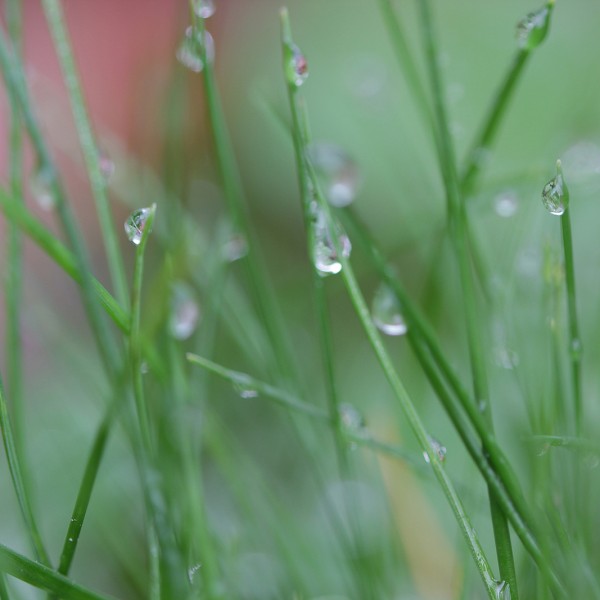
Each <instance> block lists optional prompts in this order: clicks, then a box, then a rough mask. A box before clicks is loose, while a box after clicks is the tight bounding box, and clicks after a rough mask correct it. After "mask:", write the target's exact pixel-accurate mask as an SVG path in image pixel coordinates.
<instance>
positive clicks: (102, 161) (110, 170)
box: [98, 152, 115, 183]
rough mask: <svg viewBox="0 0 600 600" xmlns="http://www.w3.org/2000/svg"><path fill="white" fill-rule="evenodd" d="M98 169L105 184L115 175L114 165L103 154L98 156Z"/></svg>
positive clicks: (106, 155) (108, 157)
mask: <svg viewBox="0 0 600 600" xmlns="http://www.w3.org/2000/svg"><path fill="white" fill-rule="evenodd" d="M98 167H99V168H100V173H102V177H104V181H105V183H109V182H110V180H111V179H112V178H113V175H114V174H115V163H114V162H113V161H112V159H111V158H110V156H108V154H106V153H105V152H100V154H99V155H98Z"/></svg>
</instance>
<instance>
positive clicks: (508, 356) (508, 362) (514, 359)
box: [494, 346, 519, 370]
mask: <svg viewBox="0 0 600 600" xmlns="http://www.w3.org/2000/svg"><path fill="white" fill-rule="evenodd" d="M494 362H495V363H496V364H497V365H498V366H499V367H500V368H502V369H507V370H512V369H514V368H515V367H516V366H518V364H519V355H518V354H517V353H516V352H515V351H514V350H512V349H511V348H506V347H504V346H497V347H496V348H494Z"/></svg>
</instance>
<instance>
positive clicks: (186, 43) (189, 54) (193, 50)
mask: <svg viewBox="0 0 600 600" xmlns="http://www.w3.org/2000/svg"><path fill="white" fill-rule="evenodd" d="M204 40H206V59H207V60H208V62H209V63H211V64H212V62H213V61H214V59H215V43H214V41H213V38H212V36H211V35H210V33H209V32H208V31H205V32H204V35H203V34H202V32H201V31H198V30H197V29H195V28H194V27H191V26H190V27H188V28H187V29H186V30H185V36H184V38H183V40H182V42H181V44H180V46H179V49H178V50H177V60H179V62H180V63H181V64H182V65H184V66H186V67H187V68H188V69H190V71H193V72H194V73H200V71H202V69H203V68H204V61H203V60H202V44H203V43H204Z"/></svg>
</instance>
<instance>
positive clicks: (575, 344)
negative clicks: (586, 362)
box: [571, 338, 583, 358]
mask: <svg viewBox="0 0 600 600" xmlns="http://www.w3.org/2000/svg"><path fill="white" fill-rule="evenodd" d="M582 351H583V345H582V344H581V340H580V339H579V338H575V339H573V340H571V354H572V356H574V357H576V358H579V357H581V353H582Z"/></svg>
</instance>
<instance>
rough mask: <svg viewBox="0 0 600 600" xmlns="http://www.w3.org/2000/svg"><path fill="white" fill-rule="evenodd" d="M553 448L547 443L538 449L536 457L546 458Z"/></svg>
mask: <svg viewBox="0 0 600 600" xmlns="http://www.w3.org/2000/svg"><path fill="white" fill-rule="evenodd" d="M551 447H552V446H551V445H550V444H548V443H547V442H544V443H542V444H540V445H539V447H538V449H537V452H536V456H539V457H540V458H541V457H542V456H546V454H548V452H549V451H550V448H551Z"/></svg>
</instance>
